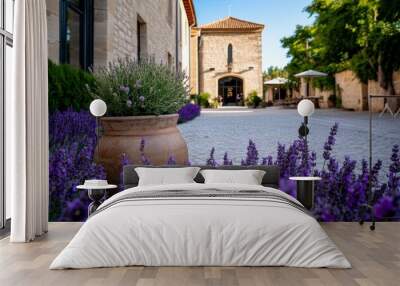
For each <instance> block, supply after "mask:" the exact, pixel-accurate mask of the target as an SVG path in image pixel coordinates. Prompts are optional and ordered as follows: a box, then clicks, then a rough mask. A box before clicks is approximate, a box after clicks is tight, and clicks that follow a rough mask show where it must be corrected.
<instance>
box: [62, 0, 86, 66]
mask: <svg viewBox="0 0 400 286" xmlns="http://www.w3.org/2000/svg"><path fill="white" fill-rule="evenodd" d="M60 62H61V63H67V64H71V65H73V66H76V67H81V68H83V69H88V68H90V67H92V66H93V0H61V1H60Z"/></svg>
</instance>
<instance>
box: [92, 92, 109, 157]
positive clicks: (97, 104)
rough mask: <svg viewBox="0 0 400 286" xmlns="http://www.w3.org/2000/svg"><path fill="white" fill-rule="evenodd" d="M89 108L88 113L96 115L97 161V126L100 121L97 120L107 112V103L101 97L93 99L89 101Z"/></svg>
mask: <svg viewBox="0 0 400 286" xmlns="http://www.w3.org/2000/svg"><path fill="white" fill-rule="evenodd" d="M89 109H90V113H91V114H92V115H93V116H94V117H96V141H97V144H96V156H95V157H96V160H97V161H98V159H99V144H98V141H99V137H100V132H99V126H100V124H99V123H100V122H99V118H100V117H102V116H103V115H104V114H106V112H107V105H106V103H105V102H104V101H103V100H101V99H95V100H93V101H92V102H91V103H90V106H89Z"/></svg>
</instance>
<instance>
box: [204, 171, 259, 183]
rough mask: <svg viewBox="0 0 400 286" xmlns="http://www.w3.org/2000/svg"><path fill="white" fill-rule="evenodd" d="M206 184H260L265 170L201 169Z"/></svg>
mask: <svg viewBox="0 0 400 286" xmlns="http://www.w3.org/2000/svg"><path fill="white" fill-rule="evenodd" d="M200 174H202V175H203V177H204V180H205V183H206V184H246V185H261V183H262V179H263V177H264V175H265V171H261V170H202V171H201V172H200Z"/></svg>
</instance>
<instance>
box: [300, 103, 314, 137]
mask: <svg viewBox="0 0 400 286" xmlns="http://www.w3.org/2000/svg"><path fill="white" fill-rule="evenodd" d="M314 111H315V106H314V103H313V102H312V101H311V100H309V99H303V100H302V101H300V102H299V104H298V105H297V112H298V113H299V114H300V116H303V118H304V121H303V123H302V124H301V126H300V128H299V135H300V137H304V139H305V142H306V144H307V135H308V133H309V132H310V130H309V129H308V117H310V116H311V115H312V114H313V113H314Z"/></svg>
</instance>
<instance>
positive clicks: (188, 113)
mask: <svg viewBox="0 0 400 286" xmlns="http://www.w3.org/2000/svg"><path fill="white" fill-rule="evenodd" d="M178 114H179V121H178V122H179V123H185V122H188V121H190V120H193V119H195V118H196V117H197V116H199V115H200V106H199V105H198V104H193V103H187V104H186V105H184V106H183V107H182V108H181V109H179V111H178Z"/></svg>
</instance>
